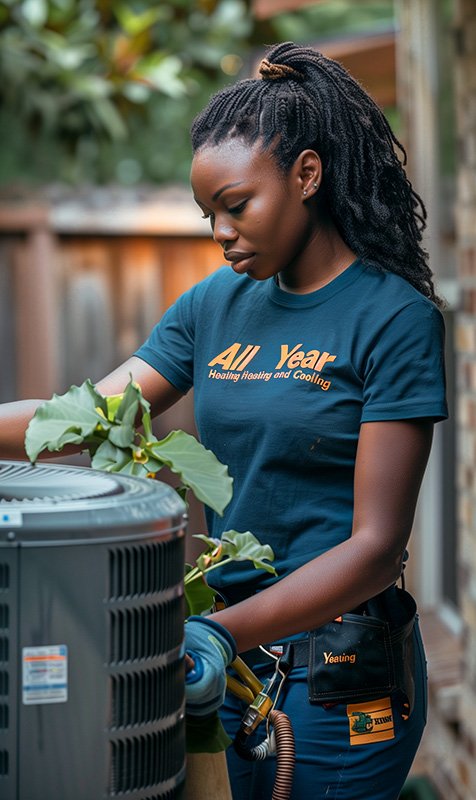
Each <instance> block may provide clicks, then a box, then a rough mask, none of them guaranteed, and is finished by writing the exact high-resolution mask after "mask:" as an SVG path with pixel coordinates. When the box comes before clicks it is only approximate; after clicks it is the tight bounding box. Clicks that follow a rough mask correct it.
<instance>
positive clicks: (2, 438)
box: [0, 356, 183, 459]
mask: <svg viewBox="0 0 476 800" xmlns="http://www.w3.org/2000/svg"><path fill="white" fill-rule="evenodd" d="M131 374H132V377H133V378H134V380H135V381H136V382H137V383H138V384H139V385H140V387H141V389H142V394H143V395H144V397H145V398H146V399H147V400H148V401H149V403H150V404H151V408H152V414H153V416H155V415H156V414H159V413H161V412H162V411H165V410H166V409H167V408H169V407H170V406H171V405H173V403H176V402H177V400H180V398H181V397H182V396H183V395H182V393H181V392H179V391H178V389H176V388H175V387H174V386H172V384H171V383H169V382H168V381H167V380H166V379H165V378H164V377H163V376H162V375H160V374H159V373H158V372H157V371H156V370H155V369H154V368H153V367H151V366H149V364H146V362H145V361H143V360H142V359H141V358H137V357H136V356H133V357H132V358H130V359H128V360H127V361H126V362H124V364H121V366H120V367H118V368H117V369H115V370H114V371H113V372H111V373H110V374H109V375H107V376H106V377H105V378H103V379H102V380H101V381H99V382H98V383H97V384H96V385H97V388H98V390H99V391H100V392H101V394H104V395H106V394H119V393H120V392H123V391H124V389H125V387H126V386H127V384H128V383H129V380H130V375H131ZM43 402H44V400H19V401H17V402H15V403H4V404H3V405H0V458H13V459H18V458H20V459H21V458H25V457H26V456H25V449H24V441H25V431H26V429H27V426H28V423H29V422H30V420H31V418H32V417H33V415H34V413H35V411H36V409H37V408H38V406H39V405H41V404H42V403H43ZM80 449H81V447H80V446H78V447H75V446H73V445H69V446H68V447H65V448H64V449H63V450H62V451H61V455H70V454H71V453H77V452H79V451H80ZM42 457H48V458H54V457H56V458H57V457H58V454H57V453H43V454H42Z"/></svg>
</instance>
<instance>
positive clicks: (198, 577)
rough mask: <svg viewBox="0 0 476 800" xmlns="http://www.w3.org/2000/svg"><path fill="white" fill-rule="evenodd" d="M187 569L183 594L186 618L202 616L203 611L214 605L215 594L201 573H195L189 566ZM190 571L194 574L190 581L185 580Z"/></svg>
mask: <svg viewBox="0 0 476 800" xmlns="http://www.w3.org/2000/svg"><path fill="white" fill-rule="evenodd" d="M187 567H188V568H189V569H188V571H187V569H186V574H185V580H184V592H185V602H186V605H187V610H186V616H187V617H188V616H190V614H203V613H204V611H208V610H209V609H210V608H211V607H212V605H213V603H214V600H215V592H214V591H213V589H211V588H210V587H209V585H208V583H207V582H206V580H205V577H204V576H203V574H202V573H201V572H196V570H195V569H194V568H192V567H190V565H189V564H187ZM191 571H193V572H194V573H195V574H194V576H193V577H192V579H191V580H187V575H188V574H191Z"/></svg>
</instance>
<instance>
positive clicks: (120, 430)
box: [109, 424, 135, 447]
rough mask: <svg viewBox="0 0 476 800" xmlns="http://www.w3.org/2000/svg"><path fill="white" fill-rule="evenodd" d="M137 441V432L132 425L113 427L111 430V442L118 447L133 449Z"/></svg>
mask: <svg viewBox="0 0 476 800" xmlns="http://www.w3.org/2000/svg"><path fill="white" fill-rule="evenodd" d="M134 439H135V430H134V427H133V426H132V425H127V424H123V425H113V426H112V428H111V429H110V430H109V441H110V442H112V444H115V445H117V447H131V446H132V445H133V443H134Z"/></svg>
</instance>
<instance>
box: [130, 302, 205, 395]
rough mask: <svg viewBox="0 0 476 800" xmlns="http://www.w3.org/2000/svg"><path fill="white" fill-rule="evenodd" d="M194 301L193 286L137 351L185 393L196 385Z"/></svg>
mask: <svg viewBox="0 0 476 800" xmlns="http://www.w3.org/2000/svg"><path fill="white" fill-rule="evenodd" d="M194 288H195V287H194ZM193 303H194V289H190V290H189V291H188V292H185V294H183V295H182V296H181V297H179V299H178V300H177V302H176V303H174V304H173V305H172V306H170V308H169V309H168V310H167V311H166V312H165V314H164V316H163V317H162V319H161V320H160V322H159V323H158V324H157V325H156V326H155V327H154V328H153V330H152V332H151V334H150V336H149V337H148V339H146V341H145V342H144V344H143V345H141V347H139V349H138V350H136V352H135V353H134V355H136V356H137V357H138V358H141V359H142V360H143V361H146V362H147V364H150V366H151V367H153V368H154V369H156V370H157V372H160V374H161V375H163V376H164V378H166V379H167V380H168V381H169V382H170V383H171V384H172V385H173V386H175V387H176V388H177V389H178V390H179V391H180V392H183V393H184V394H185V393H186V392H188V390H189V389H190V388H191V387H192V385H193V361H194V340H195V337H194V328H195V326H194V321H193Z"/></svg>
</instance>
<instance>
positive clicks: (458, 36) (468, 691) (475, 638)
mask: <svg viewBox="0 0 476 800" xmlns="http://www.w3.org/2000/svg"><path fill="white" fill-rule="evenodd" d="M455 8H456V14H455V46H456V57H455V60H456V63H455V70H456V73H455V78H456V113H457V128H458V151H457V153H458V184H457V205H456V225H457V249H458V281H459V284H460V290H461V303H460V310H459V312H458V316H457V337H456V344H457V354H458V411H459V415H458V426H459V463H458V473H457V485H458V508H459V537H460V538H459V543H460V552H459V562H460V591H461V612H462V616H463V620H464V636H463V682H462V691H461V698H460V708H459V746H458V753H457V754H458V758H457V763H456V765H455V766H456V775H457V778H459V781H460V782H461V783H462V784H463V785H464V786H465V788H466V795H465V797H467V798H469V797H476V0H457V2H456V3H455Z"/></svg>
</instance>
